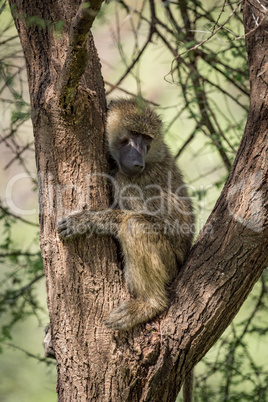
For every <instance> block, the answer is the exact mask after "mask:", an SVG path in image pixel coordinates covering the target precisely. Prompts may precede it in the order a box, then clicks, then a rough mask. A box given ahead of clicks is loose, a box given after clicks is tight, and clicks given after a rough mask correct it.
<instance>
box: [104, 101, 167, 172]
mask: <svg viewBox="0 0 268 402" xmlns="http://www.w3.org/2000/svg"><path fill="white" fill-rule="evenodd" d="M106 132H107V138H108V143H109V151H110V154H111V155H112V157H113V158H114V160H115V161H116V162H117V164H118V167H119V169H120V171H121V172H122V173H124V174H125V175H127V176H129V177H133V176H137V175H139V174H141V173H142V172H143V170H144V168H145V165H146V163H152V162H159V161H160V160H161V158H162V157H163V155H164V154H163V143H162V123H161V120H160V118H159V117H158V115H157V114H156V113H155V112H154V111H153V110H152V109H151V108H150V107H149V106H148V105H147V104H146V103H144V102H138V101H137V99H118V100H113V101H111V103H110V104H109V109H108V116H107V130H106Z"/></svg>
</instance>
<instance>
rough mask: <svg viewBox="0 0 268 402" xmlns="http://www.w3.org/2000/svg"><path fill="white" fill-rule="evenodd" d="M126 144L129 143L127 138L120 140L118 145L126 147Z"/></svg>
mask: <svg viewBox="0 0 268 402" xmlns="http://www.w3.org/2000/svg"><path fill="white" fill-rule="evenodd" d="M128 142H129V139H128V138H127V137H122V138H120V144H121V145H127V144H128Z"/></svg>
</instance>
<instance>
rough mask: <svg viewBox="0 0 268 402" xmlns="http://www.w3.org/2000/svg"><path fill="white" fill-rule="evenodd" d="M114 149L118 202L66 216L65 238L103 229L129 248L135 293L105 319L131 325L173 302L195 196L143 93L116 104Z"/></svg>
mask: <svg viewBox="0 0 268 402" xmlns="http://www.w3.org/2000/svg"><path fill="white" fill-rule="evenodd" d="M106 131H107V138H108V144H109V151H110V154H111V156H112V158H113V159H114V160H115V162H116V165H117V168H116V169H115V171H114V172H113V177H114V182H115V186H114V187H115V191H114V200H115V203H114V204H116V207H115V208H113V209H108V210H105V211H91V210H85V211H82V212H76V213H73V214H71V215H69V216H68V217H66V218H64V219H62V220H61V221H60V222H59V224H58V232H59V236H60V237H61V238H66V239H68V238H71V237H73V236H76V235H79V234H83V233H85V232H86V231H90V232H91V233H93V232H95V233H102V234H107V235H112V236H115V237H116V238H117V239H118V240H119V243H120V244H121V247H122V252H123V256H124V262H125V266H124V275H125V280H126V283H127V285H128V288H129V290H130V292H131V293H132V294H133V295H135V296H136V298H135V299H133V300H129V301H125V302H124V303H122V304H121V305H119V307H118V308H116V309H115V310H114V311H112V313H111V314H110V316H109V317H108V319H107V321H106V323H105V324H106V325H107V327H108V328H113V329H117V330H128V329H130V328H132V327H134V326H135V325H138V324H141V323H143V322H146V321H148V320H150V319H151V318H153V317H154V316H155V315H157V314H158V313H159V312H161V311H163V310H164V309H165V308H166V307H167V305H168V293H167V286H168V284H169V283H170V282H171V281H172V280H173V279H174V278H175V276H176V275H177V272H178V268H179V266H180V265H181V264H182V263H183V261H184V259H185V257H186V255H187V253H188V251H189V249H190V246H191V242H192V237H193V227H194V216H193V211H192V205H191V201H190V199H189V197H188V194H187V190H186V188H185V185H184V183H183V181H182V176H181V173H180V171H179V169H178V167H177V166H176V162H175V160H174V158H173V157H172V155H171V154H170V152H169V150H168V148H167V146H166V145H165V144H164V142H163V130H162V122H161V120H160V118H159V117H158V116H157V114H156V113H155V112H154V111H153V110H152V109H151V107H150V106H148V104H146V103H144V102H142V101H141V100H140V99H139V98H137V99H136V98H133V99H118V100H115V101H112V102H111V103H110V105H109V110H108V117H107V130H106Z"/></svg>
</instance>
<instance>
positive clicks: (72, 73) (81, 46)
mask: <svg viewBox="0 0 268 402" xmlns="http://www.w3.org/2000/svg"><path fill="white" fill-rule="evenodd" d="M102 1H103V0H91V1H85V0H82V2H81V4H80V7H79V9H78V11H77V13H76V16H75V17H74V18H73V21H72V24H71V27H70V33H69V47H68V50H67V55H66V59H65V63H64V66H63V68H62V71H61V74H60V77H59V84H58V94H59V101H60V105H61V106H62V107H63V108H64V109H66V107H67V106H68V105H69V104H70V103H72V102H73V101H74V99H75V96H76V92H77V87H78V84H79V82H80V79H81V77H82V75H83V73H84V71H85V68H86V65H87V62H88V50H87V39H88V33H89V30H90V28H91V27H92V24H93V22H94V20H95V18H96V15H97V14H98V12H99V10H100V8H101V3H102Z"/></svg>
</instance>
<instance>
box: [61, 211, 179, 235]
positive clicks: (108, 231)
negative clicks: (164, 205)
mask: <svg viewBox="0 0 268 402" xmlns="http://www.w3.org/2000/svg"><path fill="white" fill-rule="evenodd" d="M125 221H128V222H129V224H130V225H131V224H135V225H138V226H139V228H140V229H143V230H146V231H147V232H148V234H149V233H152V231H153V232H154V233H163V232H165V234H167V235H168V234H169V233H171V234H173V232H172V230H175V229H176V228H175V226H174V217H169V219H168V218H166V217H165V218H162V217H161V216H154V215H150V214H146V213H145V214H142V213H141V214H139V213H136V212H133V211H121V210H119V209H107V210H103V211H92V210H84V211H81V212H75V213H73V214H71V215H69V216H67V217H66V218H63V219H61V220H60V221H59V222H58V232H59V236H60V237H61V238H65V239H69V238H72V237H74V236H79V235H82V234H85V233H90V234H93V233H95V234H98V235H111V236H115V237H118V234H119V231H120V225H121V223H122V222H125Z"/></svg>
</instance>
